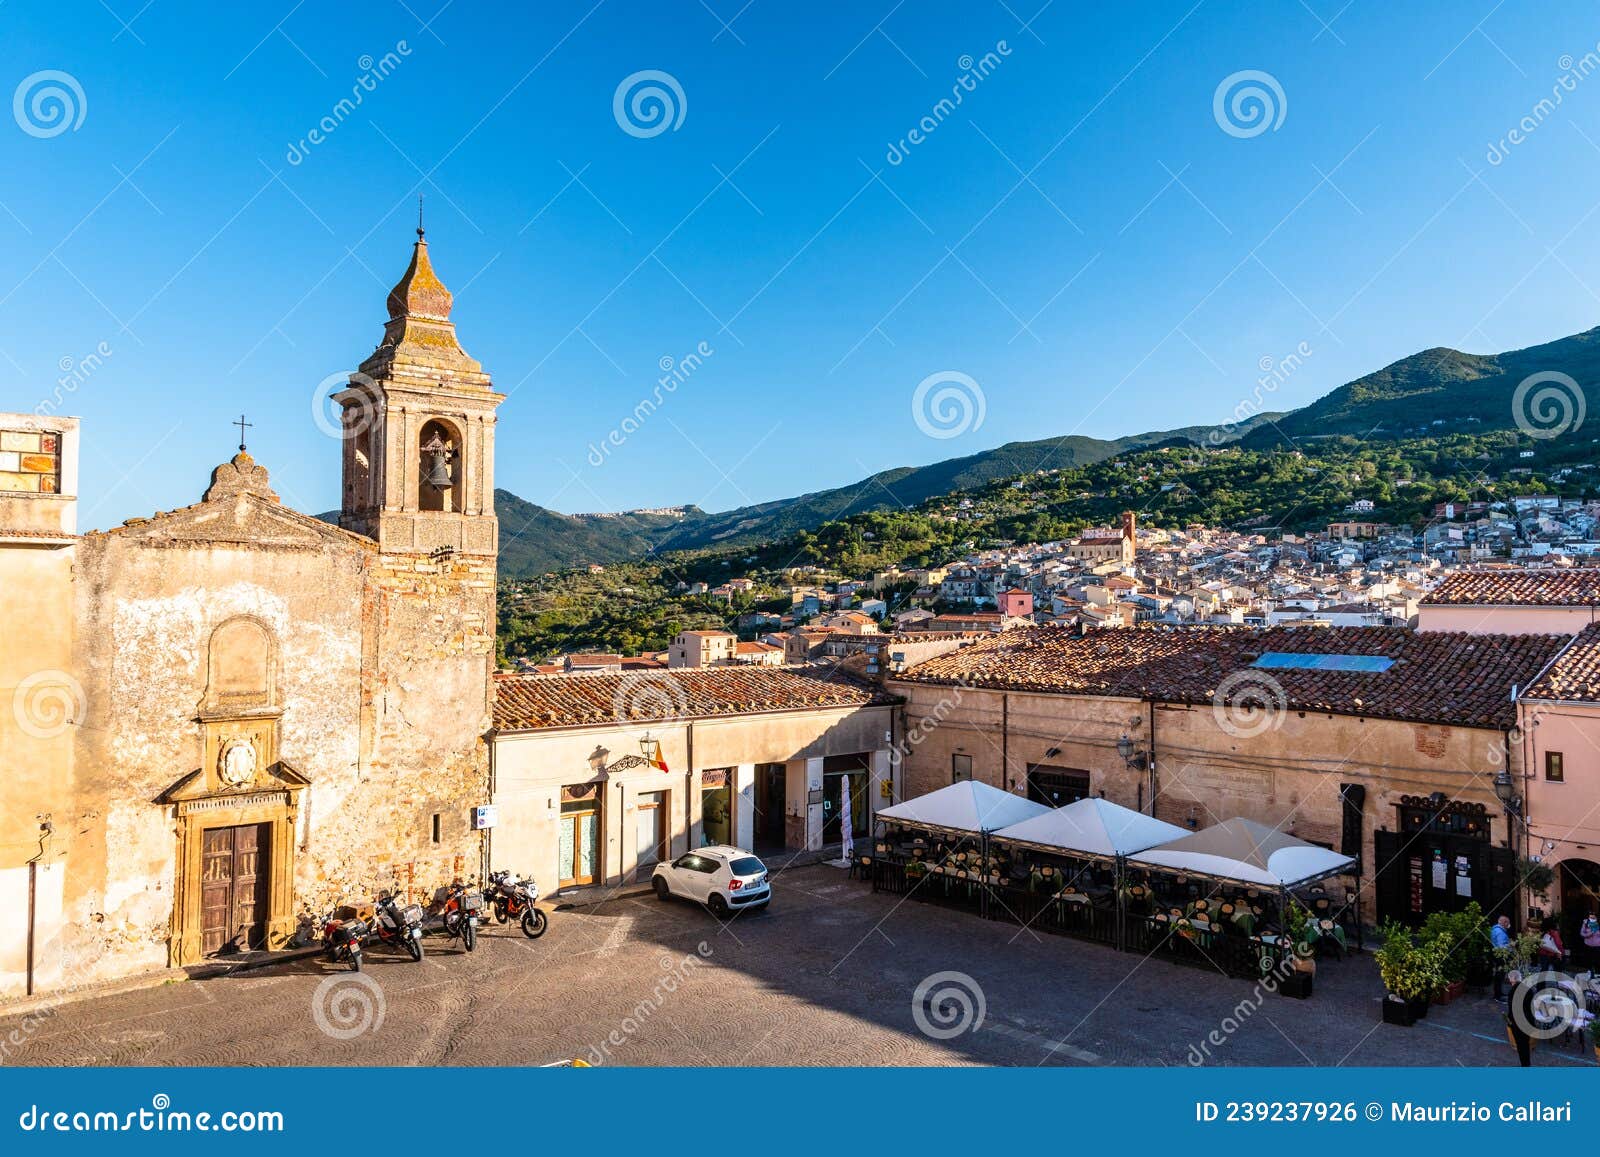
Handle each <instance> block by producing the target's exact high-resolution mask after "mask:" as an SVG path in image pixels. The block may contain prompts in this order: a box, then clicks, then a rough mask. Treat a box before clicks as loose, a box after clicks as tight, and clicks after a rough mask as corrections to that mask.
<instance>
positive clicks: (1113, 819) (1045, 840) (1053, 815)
mask: <svg viewBox="0 0 1600 1157" xmlns="http://www.w3.org/2000/svg"><path fill="white" fill-rule="evenodd" d="M991 834H992V835H993V838H995V839H997V840H1014V841H1016V842H1018V843H1025V844H1034V845H1036V846H1040V847H1047V848H1059V849H1061V850H1062V851H1064V852H1076V853H1079V854H1080V855H1086V856H1126V855H1131V854H1132V853H1134V852H1142V851H1144V850H1145V849H1146V848H1153V847H1155V846H1156V845H1157V844H1168V843H1171V842H1172V841H1173V840H1178V839H1182V838H1183V837H1184V836H1186V835H1188V834H1189V833H1188V832H1187V831H1185V830H1184V829H1183V828H1180V827H1178V826H1177V825H1176V824H1169V823H1167V822H1166V821H1165V820H1158V819H1156V818H1155V816H1147V815H1145V814H1144V813H1143V812H1136V811H1134V810H1133V809H1132V808H1125V807H1123V806H1122V805H1121V804H1115V803H1112V802H1111V801H1110V800H1105V799H1080V800H1076V801H1075V802H1073V803H1069V804H1068V805H1067V806H1066V807H1062V808H1055V809H1054V810H1052V811H1047V812H1045V813H1044V814H1043V815H1036V816H1034V817H1033V818H1032V819H1026V820H1023V821H1022V822H1021V823H1018V824H1012V825H1011V826H1010V827H1007V828H1001V829H1000V830H999V831H997V832H993V833H991Z"/></svg>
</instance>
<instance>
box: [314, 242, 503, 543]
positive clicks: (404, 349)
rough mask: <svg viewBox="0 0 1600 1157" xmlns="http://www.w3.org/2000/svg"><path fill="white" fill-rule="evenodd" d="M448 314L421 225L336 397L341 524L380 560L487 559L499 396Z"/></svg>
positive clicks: (492, 528)
mask: <svg viewBox="0 0 1600 1157" xmlns="http://www.w3.org/2000/svg"><path fill="white" fill-rule="evenodd" d="M450 305H451V298H450V291H449V290H448V289H446V288H445V287H444V283H443V282H442V281H440V280H439V277H438V275H437V274H435V273H434V271H433V263H432V262H431V261H430V260H429V259H428V242H427V239H426V237H425V236H424V235H423V231H422V229H421V228H420V227H419V228H418V229H417V243H416V247H415V248H414V249H413V250H412V253H411V265H410V266H409V267H408V268H407V269H406V272H405V275H404V276H403V277H401V278H400V282H399V284H398V285H396V286H395V287H394V289H393V290H392V291H390V293H389V320H388V322H387V323H386V324H385V325H384V328H383V341H382V342H381V343H380V344H379V346H378V348H377V349H376V350H374V351H373V353H372V356H371V357H369V358H367V360H366V361H364V362H362V363H361V368H360V370H359V371H357V372H356V373H354V374H352V375H350V384H349V388H348V389H346V390H344V391H342V392H341V393H339V394H337V395H335V397H334V400H335V401H337V402H338V403H340V405H342V406H343V408H344V412H343V426H344V430H343V433H344V497H343V502H342V506H341V511H340V515H339V525H340V526H343V527H344V528H345V529H346V530H353V531H355V532H356V533H357V534H363V535H366V536H367V537H368V538H373V539H376V540H377V542H378V545H379V548H380V549H381V550H382V551H383V552H384V553H386V554H387V553H391V552H393V553H417V554H432V553H435V552H446V551H449V552H456V553H461V554H467V555H491V556H492V555H493V554H494V553H495V549H496V545H497V543H496V540H497V537H498V530H497V525H496V520H495V516H494V423H495V417H494V412H495V407H497V406H498V405H499V404H500V403H501V402H503V401H504V400H505V395H504V394H497V393H495V392H494V387H493V384H492V383H491V382H490V380H489V375H488V374H486V373H484V372H483V366H482V365H480V364H479V363H478V362H477V361H475V360H474V359H473V358H471V357H469V356H468V355H467V352H466V351H465V350H463V349H462V348H461V343H460V342H459V341H458V340H457V339H456V327H455V325H454V323H452V322H451V320H450Z"/></svg>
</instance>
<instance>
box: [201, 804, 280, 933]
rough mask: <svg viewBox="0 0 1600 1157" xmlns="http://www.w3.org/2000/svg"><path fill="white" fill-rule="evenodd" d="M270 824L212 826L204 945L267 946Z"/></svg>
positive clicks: (205, 845) (204, 848)
mask: <svg viewBox="0 0 1600 1157" xmlns="http://www.w3.org/2000/svg"><path fill="white" fill-rule="evenodd" d="M266 829H267V825H266V824H240V825H239V826H237V827H230V828H207V829H206V831H205V834H204V836H203V837H202V844H201V863H200V908H201V921H200V950H201V952H202V953H204V954H205V955H206V956H212V955H215V954H217V953H219V952H222V951H224V950H226V951H228V952H251V951H255V950H256V949H260V948H264V947H265V946H266V922H267V878H268V877H267V871H266V864H264V863H263V862H262V860H263V859H264V857H265V855H266V849H267V847H268V832H267V830H266Z"/></svg>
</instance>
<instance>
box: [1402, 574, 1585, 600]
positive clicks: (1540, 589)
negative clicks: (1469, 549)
mask: <svg viewBox="0 0 1600 1157" xmlns="http://www.w3.org/2000/svg"><path fill="white" fill-rule="evenodd" d="M1422 601H1423V603H1424V604H1427V605H1431V606H1441V605H1444V606H1450V605H1454V606H1501V607H1507V606H1511V607H1537V606H1547V607H1586V606H1591V605H1593V604H1597V603H1600V567H1575V568H1573V569H1571V570H1482V571H1479V570H1469V571H1457V572H1456V573H1455V574H1453V575H1451V576H1450V577H1449V578H1447V579H1445V580H1444V582H1442V583H1440V584H1439V585H1438V587H1437V588H1435V590H1434V592H1433V593H1432V594H1430V595H1429V596H1428V597H1427V598H1425V599H1423V600H1422Z"/></svg>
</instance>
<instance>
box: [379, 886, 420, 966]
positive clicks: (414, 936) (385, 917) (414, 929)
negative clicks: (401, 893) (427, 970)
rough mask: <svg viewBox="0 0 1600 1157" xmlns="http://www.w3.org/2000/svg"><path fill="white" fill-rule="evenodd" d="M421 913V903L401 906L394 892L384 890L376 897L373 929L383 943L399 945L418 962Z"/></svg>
mask: <svg viewBox="0 0 1600 1157" xmlns="http://www.w3.org/2000/svg"><path fill="white" fill-rule="evenodd" d="M422 915H423V913H422V905H421V904H407V905H406V906H405V907H404V908H402V907H401V906H400V901H399V899H398V898H397V897H396V896H395V894H394V892H392V891H386V892H383V893H382V894H381V895H379V897H378V903H377V919H376V920H374V921H373V931H374V932H375V933H376V934H377V937H378V939H379V940H381V941H382V942H383V943H385V944H390V945H399V946H400V947H402V948H404V949H405V950H406V951H407V952H408V953H410V955H411V959H412V960H415V961H418V962H419V963H420V962H421V960H422Z"/></svg>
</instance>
